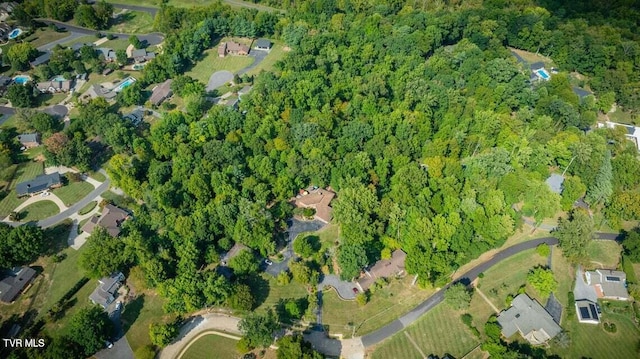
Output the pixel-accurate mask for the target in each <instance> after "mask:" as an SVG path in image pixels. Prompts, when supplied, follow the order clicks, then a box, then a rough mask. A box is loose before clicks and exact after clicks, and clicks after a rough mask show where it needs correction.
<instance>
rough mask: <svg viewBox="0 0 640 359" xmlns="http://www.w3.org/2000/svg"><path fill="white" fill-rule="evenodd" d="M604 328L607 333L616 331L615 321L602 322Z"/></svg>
mask: <svg viewBox="0 0 640 359" xmlns="http://www.w3.org/2000/svg"><path fill="white" fill-rule="evenodd" d="M604 330H606V331H607V332H609V333H615V332H617V331H618V328H617V327H616V324H615V323H611V322H605V323H604Z"/></svg>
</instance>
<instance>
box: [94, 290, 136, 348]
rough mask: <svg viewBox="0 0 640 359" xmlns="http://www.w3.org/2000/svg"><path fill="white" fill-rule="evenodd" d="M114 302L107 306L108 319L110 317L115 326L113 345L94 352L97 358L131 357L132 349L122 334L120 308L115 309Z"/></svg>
mask: <svg viewBox="0 0 640 359" xmlns="http://www.w3.org/2000/svg"><path fill="white" fill-rule="evenodd" d="M115 304H116V302H113V303H111V305H110V306H109V307H108V308H107V312H108V314H109V319H111V321H112V322H113V325H114V327H115V330H114V333H115V335H114V341H113V347H112V348H109V349H107V348H105V349H102V350H101V351H99V352H97V353H96V354H95V357H96V358H98V359H133V350H132V349H131V346H130V345H129V341H127V337H126V336H125V335H124V331H123V330H122V323H121V321H120V316H121V314H122V308H120V309H118V310H116V309H115Z"/></svg>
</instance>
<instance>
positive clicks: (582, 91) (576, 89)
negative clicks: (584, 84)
mask: <svg viewBox="0 0 640 359" xmlns="http://www.w3.org/2000/svg"><path fill="white" fill-rule="evenodd" d="M571 89H572V90H573V93H574V94H576V95H577V96H578V98H580V102H582V101H584V99H585V98H587V97H588V96H591V95H593V92H591V91H587V90H585V89H583V88H580V87H577V86H573V87H572V88H571Z"/></svg>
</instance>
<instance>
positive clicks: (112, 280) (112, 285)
mask: <svg viewBox="0 0 640 359" xmlns="http://www.w3.org/2000/svg"><path fill="white" fill-rule="evenodd" d="M122 282H124V274H122V273H120V272H117V273H113V274H112V275H110V276H109V277H104V278H102V279H100V280H99V281H98V287H97V288H96V289H95V290H94V291H93V292H92V293H91V295H89V300H91V302H93V304H97V305H99V306H101V307H102V308H104V309H107V307H108V306H109V304H111V303H113V301H114V300H115V299H116V298H117V297H118V289H120V287H121V286H122Z"/></svg>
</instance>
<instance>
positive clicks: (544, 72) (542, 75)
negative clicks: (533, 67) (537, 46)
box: [536, 69, 549, 80]
mask: <svg viewBox="0 0 640 359" xmlns="http://www.w3.org/2000/svg"><path fill="white" fill-rule="evenodd" d="M536 73H537V74H538V76H540V78H542V79H543V80H548V79H549V73H548V72H547V70H545V69H540V70H538V71H536Z"/></svg>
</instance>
